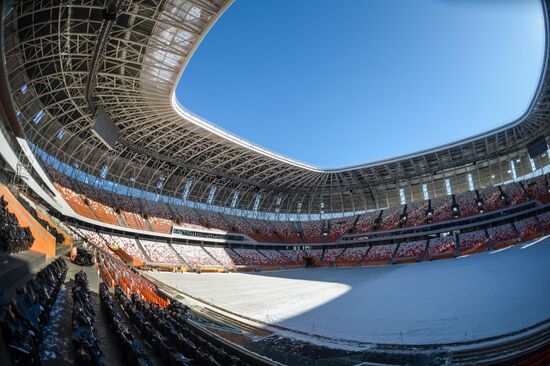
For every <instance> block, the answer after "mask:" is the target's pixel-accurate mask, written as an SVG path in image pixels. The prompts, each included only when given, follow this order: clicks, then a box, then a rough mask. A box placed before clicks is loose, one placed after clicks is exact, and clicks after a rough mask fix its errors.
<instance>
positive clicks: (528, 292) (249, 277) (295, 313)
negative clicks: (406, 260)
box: [152, 238, 550, 344]
mask: <svg viewBox="0 0 550 366" xmlns="http://www.w3.org/2000/svg"><path fill="white" fill-rule="evenodd" d="M152 275H153V277H156V278H157V279H159V280H161V281H163V282H165V283H167V284H168V285H170V286H172V287H174V288H177V289H178V290H180V291H182V292H185V293H187V294H190V295H192V296H194V297H198V298H200V299H202V300H204V301H205V302H208V303H212V304H215V305H217V306H219V307H221V308H224V309H226V310H228V311H231V312H234V313H236V314H240V315H242V316H245V317H248V318H253V319H256V320H259V321H263V322H268V323H271V324H276V325H279V326H283V327H286V328H290V329H293V330H297V331H302V332H307V333H311V334H315V335H321V336H325V337H331V338H337V339H342V340H349V341H359V342H373V343H393V344H435V343H452V342H462V341H472V340H479V339H483V338H487V337H493V336H499V335H503V334H506V333H510V332H514V331H517V330H521V329H524V328H527V327H529V326H531V325H534V324H537V323H539V322H541V321H544V320H547V319H550V306H549V304H550V284H549V282H548V280H547V279H548V278H550V239H548V238H545V239H544V240H541V241H539V242H532V245H530V244H529V243H523V244H520V245H517V246H515V247H512V248H510V249H508V250H504V251H495V252H492V253H483V254H476V255H471V256H467V257H466V256H465V257H463V258H461V259H460V260H456V259H447V260H439V261H433V262H421V263H414V264H404V265H388V266H372V267H354V268H319V269H299V270H286V271H273V272H262V273H259V274H257V273H254V274H253V273H250V274H248V273H247V274H245V273H229V274H223V273H203V274H200V275H198V274H193V273H183V274H182V273H168V272H154V273H152Z"/></svg>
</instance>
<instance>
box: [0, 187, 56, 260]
mask: <svg viewBox="0 0 550 366" xmlns="http://www.w3.org/2000/svg"><path fill="white" fill-rule="evenodd" d="M0 195H2V196H3V199H4V202H3V203H2V207H3V208H4V209H6V210H7V212H9V213H10V214H12V215H13V216H10V215H6V216H5V217H15V218H16V219H17V222H18V226H20V227H22V228H28V230H30V233H31V234H32V237H33V238H34V240H31V241H30V244H31V245H32V246H31V247H30V249H31V250H34V251H35V252H39V253H42V254H45V255H46V256H47V257H53V256H55V255H56V238H55V237H54V236H53V235H52V234H51V233H50V232H49V231H48V230H47V229H46V228H44V227H43V226H42V225H41V224H40V223H39V222H38V221H37V220H36V219H35V218H34V217H33V216H32V215H31V214H30V213H29V212H27V210H25V208H24V207H23V205H22V204H21V203H20V202H19V201H18V200H17V198H15V196H14V195H13V194H12V193H11V192H10V190H9V189H8V188H7V187H6V186H4V185H3V184H0ZM12 221H13V220H12ZM14 224H15V221H14ZM11 227H15V226H14V225H11Z"/></svg>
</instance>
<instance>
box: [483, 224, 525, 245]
mask: <svg viewBox="0 0 550 366" xmlns="http://www.w3.org/2000/svg"><path fill="white" fill-rule="evenodd" d="M488 232H489V237H490V239H491V244H492V246H493V249H501V248H505V247H508V246H510V245H514V244H517V243H518V242H519V236H518V233H517V231H516V229H515V228H514V226H513V225H512V224H504V225H500V226H495V227H491V228H489V229H488Z"/></svg>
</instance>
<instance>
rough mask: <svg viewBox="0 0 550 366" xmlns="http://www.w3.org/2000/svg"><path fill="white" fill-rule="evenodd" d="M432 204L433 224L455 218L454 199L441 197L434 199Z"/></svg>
mask: <svg viewBox="0 0 550 366" xmlns="http://www.w3.org/2000/svg"><path fill="white" fill-rule="evenodd" d="M431 203H432V211H433V214H432V222H441V221H447V220H451V219H452V218H453V212H452V211H451V206H452V205H453V197H452V196H447V197H439V198H434V199H432V201H431Z"/></svg>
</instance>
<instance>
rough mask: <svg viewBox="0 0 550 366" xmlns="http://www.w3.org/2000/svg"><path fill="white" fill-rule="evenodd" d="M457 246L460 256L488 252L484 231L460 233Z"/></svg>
mask: <svg viewBox="0 0 550 366" xmlns="http://www.w3.org/2000/svg"><path fill="white" fill-rule="evenodd" d="M457 244H458V248H459V254H460V255H470V254H474V253H481V252H486V251H487V250H489V237H488V236H487V233H486V231H485V230H478V231H471V232H468V233H460V234H459V235H458V243H457Z"/></svg>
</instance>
